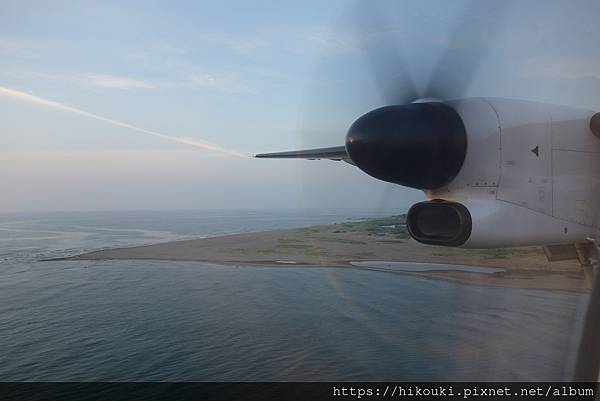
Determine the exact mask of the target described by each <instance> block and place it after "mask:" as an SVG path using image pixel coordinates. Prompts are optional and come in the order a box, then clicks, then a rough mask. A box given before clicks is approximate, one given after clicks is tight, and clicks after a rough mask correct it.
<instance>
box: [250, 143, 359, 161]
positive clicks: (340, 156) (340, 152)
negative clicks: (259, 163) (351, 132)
mask: <svg viewBox="0 0 600 401" xmlns="http://www.w3.org/2000/svg"><path fill="white" fill-rule="evenodd" d="M254 157H258V158H260V159H308V160H320V159H329V160H335V161H345V162H347V163H350V164H353V163H352V160H350V157H349V156H348V153H347V152H346V147H345V146H334V147H331V148H318V149H307V150H294V151H290V152H276V153H259V154H257V155H255V156H254Z"/></svg>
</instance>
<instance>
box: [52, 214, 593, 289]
mask: <svg viewBox="0 0 600 401" xmlns="http://www.w3.org/2000/svg"><path fill="white" fill-rule="evenodd" d="M51 260H154V261H175V262H177V261H181V262H204V263H214V264H220V265H237V266H263V267H285V268H292V267H295V268H303V267H304V268H306V267H307V266H311V267H331V268H354V269H361V270H371V271H382V272H388V273H395V274H406V275H412V276H417V277H424V278H431V279H442V280H447V281H452V282H459V283H463V284H474V285H483V286H492V287H509V288H529V289H541V290H560V291H568V292H576V293H586V292H589V288H588V284H587V283H586V281H585V278H584V275H583V272H582V270H581V268H580V267H579V265H578V263H577V262H575V261H568V262H552V263H550V262H548V261H547V260H546V257H545V256H544V253H543V250H542V248H541V247H539V248H538V247H525V248H510V249H485V250H472V249H462V248H446V247H438V246H429V245H423V244H420V243H418V242H416V241H414V240H413V239H412V238H410V236H409V235H408V233H407V231H406V227H405V226H404V216H393V217H389V218H379V219H369V220H364V221H358V222H357V221H353V222H346V223H336V224H329V225H320V226H311V227H304V228H296V229H282V230H272V231H264V232H253V233H244V234H232V235H224V236H217V237H207V238H201V239H192V240H182V241H172V242H165V243H158V244H152V245H142V246H133V247H122V248H110V249H101V250H96V251H92V252H88V253H84V254H80V255H75V256H70V257H63V258H55V259H51ZM371 261H373V262H374V261H377V262H379V261H387V262H403V263H415V264H416V263H430V264H443V265H463V266H474V267H484V268H486V267H489V268H500V269H504V270H505V271H504V272H496V273H487V272H486V273H480V272H479V273H478V272H467V271H458V270H451V269H440V270H427V271H406V270H401V269H392V268H379V267H368V266H362V267H359V266H353V265H352V264H351V263H352V262H363V263H365V262H371Z"/></svg>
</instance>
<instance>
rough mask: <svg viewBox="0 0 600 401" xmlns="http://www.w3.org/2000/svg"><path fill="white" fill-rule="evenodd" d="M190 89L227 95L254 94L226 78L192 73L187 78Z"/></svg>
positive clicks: (248, 88)
mask: <svg viewBox="0 0 600 401" xmlns="http://www.w3.org/2000/svg"><path fill="white" fill-rule="evenodd" d="M189 80H190V83H191V86H192V87H201V88H207V89H212V90H216V91H219V92H224V93H229V94H242V93H256V91H254V90H252V89H251V88H250V87H248V86H247V85H245V84H243V83H241V82H239V81H237V80H234V79H232V78H229V77H226V76H217V75H212V74H208V73H194V74H191V75H190V76H189Z"/></svg>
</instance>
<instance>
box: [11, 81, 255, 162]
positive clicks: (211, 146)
mask: <svg viewBox="0 0 600 401" xmlns="http://www.w3.org/2000/svg"><path fill="white" fill-rule="evenodd" d="M0 95H4V96H8V97H11V98H13V99H18V100H21V101H24V102H30V103H36V104H39V105H42V106H46V107H51V108H54V109H58V110H62V111H66V112H68V113H73V114H77V115H80V116H84V117H88V118H92V119H94V120H98V121H102V122H105V123H108V124H112V125H115V126H117V127H122V128H127V129H130V130H132V131H137V132H142V133H144V134H148V135H152V136H155V137H158V138H162V139H166V140H168V141H174V142H178V143H183V144H185V145H191V146H195V147H197V148H201V149H205V150H210V151H213V152H220V153H225V154H228V155H232V156H238V157H249V156H250V155H249V154H244V153H242V152H240V151H237V150H234V149H228V148H225V147H223V146H221V145H219V144H217V143H212V142H208V141H203V140H201V139H195V138H189V137H184V136H174V135H167V134H162V133H160V132H156V131H151V130H147V129H145V128H140V127H136V126H135V125H130V124H127V123H123V122H120V121H116V120H113V119H110V118H106V117H102V116H99V115H97V114H94V113H90V112H87V111H84V110H80V109H77V108H75V107H70V106H67V105H64V104H61V103H58V102H53V101H52V100H47V99H42V98H41V97H37V96H33V95H30V94H28V93H25V92H20V91H16V90H14V89H9V88H6V87H4V86H0Z"/></svg>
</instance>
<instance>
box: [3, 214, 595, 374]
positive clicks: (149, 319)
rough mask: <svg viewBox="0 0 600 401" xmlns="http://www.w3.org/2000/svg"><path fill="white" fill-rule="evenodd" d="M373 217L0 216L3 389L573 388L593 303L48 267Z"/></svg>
mask: <svg viewBox="0 0 600 401" xmlns="http://www.w3.org/2000/svg"><path fill="white" fill-rule="evenodd" d="M373 216H375V215H374V214H373V213H370V212H368V211H343V212H340V211H337V212H336V211H314V210H312V211H292V210H287V211H273V210H271V211H244V210H240V211H139V212H72V213H32V214H2V215H0V350H1V351H0V381H371V380H378V381H400V380H402V381H403V380H412V381H437V380H449V381H461V380H465V381H466V380H470V381H473V380H506V381H508V380H532V381H542V380H548V381H550V380H569V379H570V377H571V374H572V370H573V364H574V358H575V355H576V352H577V342H578V337H579V333H580V330H581V326H582V323H583V315H584V312H585V305H586V302H587V300H588V296H587V295H582V294H574V293H567V292H560V291H543V290H527V289H510V288H488V287H482V286H475V285H463V284H457V283H451V282H447V281H443V280H435V279H427V278H417V277H413V276H406V275H401V274H394V273H386V272H375V271H366V270H362V269H360V268H351V269H340V268H317V267H290V266H282V267H260V266H259V267H247V266H243V267H240V266H218V265H213V264H207V263H197V262H165V261H45V259H51V258H58V257H63V256H70V255H75V254H79V253H82V252H85V251H90V250H95V249H101V248H107V247H117V246H118V247H121V246H128V245H141V244H151V243H157V242H163V241H172V240H178V239H191V238H199V237H206V236H214V235H224V234H231V233H240V232H252V231H264V230H271V229H277V228H290V227H302V226H307V225H312V224H324V223H332V222H342V221H347V220H348V219H357V218H365V217H373Z"/></svg>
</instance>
